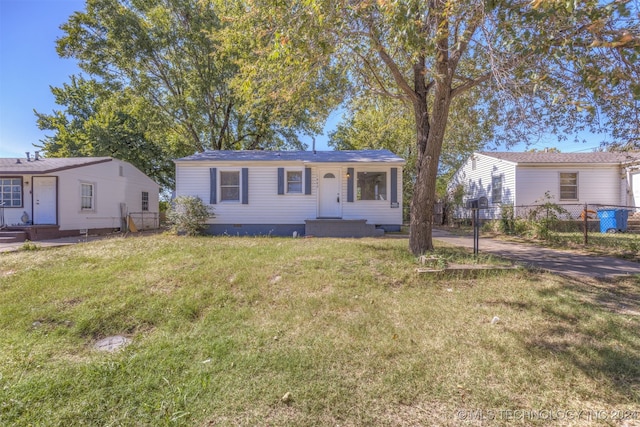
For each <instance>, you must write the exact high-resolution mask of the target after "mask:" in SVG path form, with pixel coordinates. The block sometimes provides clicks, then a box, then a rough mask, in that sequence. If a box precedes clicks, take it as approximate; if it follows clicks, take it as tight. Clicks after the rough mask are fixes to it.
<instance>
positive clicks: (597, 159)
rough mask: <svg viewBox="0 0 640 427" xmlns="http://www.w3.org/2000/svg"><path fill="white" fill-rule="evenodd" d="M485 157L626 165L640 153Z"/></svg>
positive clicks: (541, 154)
mask: <svg viewBox="0 0 640 427" xmlns="http://www.w3.org/2000/svg"><path fill="white" fill-rule="evenodd" d="M479 154H483V155H485V156H489V157H493V158H496V159H500V160H506V161H509V162H513V163H519V164H523V163H536V164H539V163H540V164H541V163H614V164H620V163H628V162H633V161H638V160H640V153H638V152H630V153H606V152H593V153H546V152H535V153H515V152H513V153H511V152H481V153H479Z"/></svg>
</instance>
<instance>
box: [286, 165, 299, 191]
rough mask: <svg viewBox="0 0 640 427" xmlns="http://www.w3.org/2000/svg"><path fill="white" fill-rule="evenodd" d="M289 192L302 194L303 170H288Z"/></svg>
mask: <svg viewBox="0 0 640 427" xmlns="http://www.w3.org/2000/svg"><path fill="white" fill-rule="evenodd" d="M287 193H298V194H302V171H299V170H298V171H287Z"/></svg>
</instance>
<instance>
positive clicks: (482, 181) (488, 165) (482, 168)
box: [448, 153, 516, 218]
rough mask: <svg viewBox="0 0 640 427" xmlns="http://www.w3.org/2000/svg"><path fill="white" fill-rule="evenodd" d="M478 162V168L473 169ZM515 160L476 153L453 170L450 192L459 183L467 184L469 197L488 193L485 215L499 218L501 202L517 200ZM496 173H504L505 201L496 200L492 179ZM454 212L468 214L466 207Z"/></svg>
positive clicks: (459, 214) (503, 193) (503, 199)
mask: <svg viewBox="0 0 640 427" xmlns="http://www.w3.org/2000/svg"><path fill="white" fill-rule="evenodd" d="M474 163H475V169H474ZM515 169H516V168H515V164H513V163H511V162H507V161H504V160H499V159H494V158H492V157H488V156H485V155H482V154H478V153H475V154H474V155H473V156H471V157H470V158H469V159H468V160H467V161H466V163H465V164H464V165H463V166H462V167H461V168H460V169H459V170H458V171H457V172H456V173H455V174H454V176H453V177H452V179H451V182H450V184H449V186H448V189H449V192H453V191H454V190H455V188H456V187H457V186H458V185H462V186H463V187H464V198H463V201H464V202H466V201H467V200H469V199H477V198H479V197H486V198H487V199H489V209H487V210H486V211H482V212H481V213H482V216H483V217H485V218H497V217H499V214H500V206H501V205H502V204H515V203H516V191H515V187H516V185H515V177H516V172H515ZM494 177H502V201H501V202H495V201H494V200H493V196H492V191H493V187H492V180H493V178H494ZM455 216H457V217H467V216H469V212H467V209H464V208H462V209H460V208H459V209H457V211H456V213H455Z"/></svg>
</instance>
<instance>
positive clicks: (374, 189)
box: [356, 172, 387, 200]
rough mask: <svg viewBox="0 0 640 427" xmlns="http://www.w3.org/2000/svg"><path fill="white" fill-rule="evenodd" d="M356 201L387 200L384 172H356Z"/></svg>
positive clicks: (385, 175) (385, 174)
mask: <svg viewBox="0 0 640 427" xmlns="http://www.w3.org/2000/svg"><path fill="white" fill-rule="evenodd" d="M356 191H357V199H358V200H387V173H386V172H358V174H357V189H356Z"/></svg>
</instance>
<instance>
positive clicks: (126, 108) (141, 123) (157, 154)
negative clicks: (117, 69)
mask: <svg viewBox="0 0 640 427" xmlns="http://www.w3.org/2000/svg"><path fill="white" fill-rule="evenodd" d="M51 91H52V92H53V95H54V97H55V101H56V104H58V105H60V106H62V107H64V110H56V111H54V112H53V113H52V114H43V113H38V112H37V111H36V112H35V113H36V117H37V123H38V127H39V128H40V129H42V130H52V131H54V134H53V135H51V136H46V137H45V139H44V140H43V141H42V145H41V148H42V149H43V150H44V151H45V153H46V155H47V156H49V157H85V156H111V157H115V158H118V159H122V160H126V161H128V162H130V163H131V164H133V165H134V166H136V167H137V168H138V169H140V170H141V171H142V172H144V173H145V174H147V175H148V176H149V177H151V178H153V179H154V180H156V181H157V182H158V183H159V184H161V185H163V186H165V187H170V186H173V174H174V172H173V171H174V166H173V163H172V162H171V160H170V159H171V157H172V154H173V153H172V152H170V151H168V150H169V145H167V144H166V143H165V140H164V139H163V137H162V135H161V134H159V133H158V132H156V127H155V126H154V124H155V123H157V122H158V120H159V119H157V118H154V117H153V115H152V113H153V109H152V108H151V109H150V108H147V107H148V106H147V104H146V103H145V102H144V100H142V99H140V98H138V97H136V96H135V95H133V94H132V93H131V91H130V90H121V89H119V88H118V87H117V86H113V85H108V84H104V83H99V82H97V81H95V80H86V79H84V78H83V77H78V76H71V78H70V82H69V83H65V84H64V85H63V86H62V87H60V88H55V87H54V88H51Z"/></svg>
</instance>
